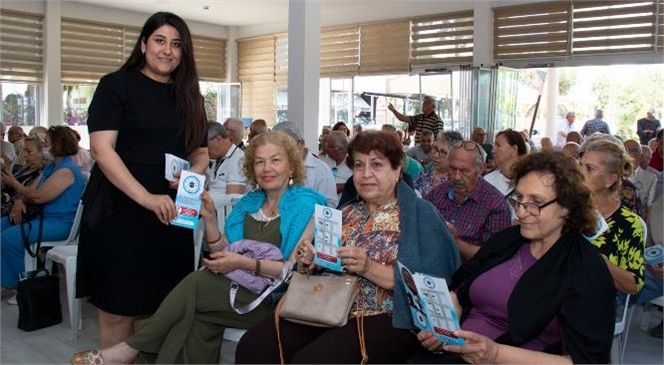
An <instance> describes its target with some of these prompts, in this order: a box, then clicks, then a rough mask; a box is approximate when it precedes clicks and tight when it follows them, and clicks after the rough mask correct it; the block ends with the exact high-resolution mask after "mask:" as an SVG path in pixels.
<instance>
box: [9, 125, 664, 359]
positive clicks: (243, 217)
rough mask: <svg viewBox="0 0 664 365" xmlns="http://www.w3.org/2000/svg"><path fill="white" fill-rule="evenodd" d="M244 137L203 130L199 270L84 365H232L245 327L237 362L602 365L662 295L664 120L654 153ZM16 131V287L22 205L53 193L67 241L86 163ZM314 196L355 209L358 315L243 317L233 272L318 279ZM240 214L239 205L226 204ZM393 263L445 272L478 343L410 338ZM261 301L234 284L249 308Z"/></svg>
mask: <svg viewBox="0 0 664 365" xmlns="http://www.w3.org/2000/svg"><path fill="white" fill-rule="evenodd" d="M568 117H570V115H569V114H568ZM600 118H601V116H600ZM238 122H239V123H238ZM249 130H250V133H249V136H250V138H249V139H248V140H247V141H243V138H242V137H243V136H244V128H243V126H242V125H241V121H240V120H238V119H233V118H230V119H228V120H227V121H226V122H225V123H223V124H221V123H218V122H209V123H208V129H207V139H208V153H209V157H210V163H209V168H208V170H207V177H208V179H209V180H210V184H209V187H208V190H207V192H204V193H203V195H202V199H203V204H202V208H201V216H202V222H203V223H204V228H203V230H204V240H205V241H206V242H207V245H206V247H205V248H204V249H205V250H206V251H208V252H209V255H208V256H206V258H203V259H201V264H202V265H203V266H204V269H203V270H199V271H195V272H193V273H191V274H189V275H187V276H186V277H185V278H184V279H183V280H182V281H181V282H180V283H179V284H178V285H177V286H176V287H175V288H174V289H172V291H171V292H170V294H168V296H166V298H165V299H164V300H163V301H162V302H161V305H160V306H159V308H158V309H157V311H156V312H155V313H154V314H153V315H152V316H151V317H150V318H149V319H148V320H147V321H146V323H145V324H144V325H143V326H142V327H141V328H140V329H139V330H137V331H136V332H134V334H133V335H132V336H131V337H129V338H128V339H127V340H125V341H122V342H120V343H117V344H114V345H113V346H108V347H105V348H101V349H99V350H93V351H84V352H81V353H78V354H76V355H75V356H74V358H73V359H72V361H73V363H76V364H99V363H131V362H132V361H134V360H135V359H136V358H137V357H139V358H140V360H139V361H148V362H157V363H218V362H219V356H220V348H221V343H222V338H223V333H224V331H225V329H226V328H229V327H236V328H244V329H248V331H247V333H246V334H245V335H244V336H243V337H242V339H241V340H240V342H239V343H238V346H237V350H236V354H235V356H236V358H235V360H236V363H278V362H279V361H281V362H282V363H284V362H285V363H323V362H333V363H357V362H361V363H365V362H367V361H368V362H372V363H404V362H409V363H540V362H556V363H607V362H608V361H609V354H610V351H611V345H612V340H613V331H614V322H615V318H616V298H618V301H620V300H624V298H625V296H626V295H627V294H629V295H631V298H632V299H631V302H632V303H634V302H636V303H643V302H646V301H649V300H651V299H653V298H655V297H658V296H661V295H662V268H661V267H651V266H649V265H647V264H646V263H645V262H644V249H645V246H646V241H647V238H648V237H647V235H646V222H649V216H650V214H649V213H650V211H651V207H652V206H653V203H654V202H655V201H657V200H658V199H662V198H661V196H662V175H664V174H662V172H661V171H662V165H661V156H662V151H663V149H662V130H661V129H659V130H658V131H657V132H656V134H655V138H654V140H655V146H654V148H652V147H649V146H644V145H641V143H640V142H639V141H637V140H633V139H630V140H626V141H624V142H623V141H622V140H620V139H618V138H616V137H614V136H612V135H610V134H601V133H595V134H588V133H586V135H585V136H584V135H581V134H580V133H578V132H575V131H569V132H568V133H565V135H564V136H563V135H558V136H556V144H555V145H554V143H553V141H552V140H551V139H548V138H547V139H542V145H541V147H540V148H538V149H536V148H535V145H534V143H533V141H532V140H531V139H530V138H529V137H530V136H529V135H528V133H523V132H519V131H514V130H511V129H507V130H503V131H499V132H497V133H496V135H495V139H494V140H493V143H490V142H489V143H487V141H486V132H485V131H484V129H482V128H477V129H475V130H474V131H473V134H472V140H464V139H463V137H462V136H461V134H460V133H458V132H454V131H440V132H439V133H438V134H437V135H434V133H432V132H431V131H427V130H424V131H421V133H420V131H419V130H418V133H417V136H416V137H417V138H416V139H417V142H418V143H417V144H416V145H415V146H414V147H411V148H408V147H407V146H404V144H403V143H402V141H403V138H401V137H400V135H399V134H398V133H397V132H398V131H397V130H396V128H394V127H392V126H384V127H383V128H382V130H381V131H356V130H355V129H353V130H351V129H350V128H348V126H346V125H345V124H344V123H341V122H339V123H337V124H335V125H334V127H332V128H330V127H325V128H324V129H323V134H322V135H321V137H320V139H319V142H320V145H319V146H320V150H319V151H316V152H317V153H314V151H311V150H309V149H308V148H307V147H306V141H305V140H304V137H303V133H302V131H301V130H300V128H299V127H298V125H297V124H295V123H291V122H281V123H277V124H276V125H274V126H272V128H268V127H267V125H266V123H265V121H264V120H257V121H254V123H252V125H251V127H250V128H249ZM20 141H21V143H20V144H21V147H22V150H21V156H20V158H21V159H22V160H20V161H21V162H22V163H21V164H19V166H20V167H18V168H16V167H15V168H14V173H13V174H12V172H11V170H8V169H7V168H6V166H7V165H4V166H3V172H2V178H3V205H2V211H3V218H2V235H3V240H2V286H3V288H14V287H15V286H16V281H17V280H18V273H19V272H21V271H23V243H22V238H21V234H20V230H19V227H18V224H19V223H20V221H21V214H22V213H25V212H26V205H27V204H34V203H37V204H43V205H44V227H45V228H44V233H43V235H44V239H45V240H55V239H61V238H62V237H63V235H66V233H68V231H69V228H68V227H71V220H72V219H73V214H74V213H75V210H76V205H77V203H78V200H79V198H80V196H81V193H82V190H83V186H84V178H83V177H82V175H81V168H79V167H78V166H76V164H75V163H74V161H75V158H74V156H78V158H77V159H76V161H77V162H80V164H81V165H83V166H82V168H84V169H85V168H87V169H88V170H89V165H90V158H89V154H88V155H87V157H86V155H85V153H84V152H83V153H81V152H80V149H79V148H78V147H77V142H76V136H75V135H74V134H73V133H71V132H70V131H69V130H68V129H67V128H66V127H51V128H50V129H48V131H47V134H46V138H42V137H39V136H31V137H21V138H20ZM45 144H47V145H48V146H50V159H52V161H51V160H50V159H49V156H48V155H47V154H45V152H44V151H45V150H44V146H45ZM653 156H656V158H655V159H653ZM4 157H5V156H4V155H3V158H4ZM657 158H659V160H657ZM17 161H18V160H17ZM487 166H493V168H487ZM316 204H319V205H327V206H330V207H334V208H338V209H340V210H341V211H342V233H343V235H342V236H343V237H342V242H343V247H342V248H341V249H340V250H339V257H340V259H341V262H342V264H343V265H344V267H345V269H346V271H347V272H348V273H350V274H354V275H357V276H358V277H359V284H360V285H359V287H360V289H359V290H360V292H361V294H360V296H358V299H356V302H355V303H354V305H353V306H352V308H351V310H350V311H349V313H348V319H349V320H348V323H347V324H345V325H344V326H341V327H332V328H330V327H315V326H311V325H307V324H299V323H295V322H289V321H281V322H279V324H278V327H277V325H276V324H275V320H274V316H273V314H274V311H275V308H274V307H275V305H276V304H277V301H276V299H273V297H274V296H267V298H266V299H265V300H263V301H262V302H261V303H260V304H258V305H257V306H256V307H255V308H254V309H253V310H251V311H249V312H248V313H245V314H238V313H237V312H236V311H235V310H234V308H233V305H232V304H230V302H229V294H228V293H229V290H231V289H232V286H233V285H232V281H231V280H230V279H228V278H227V277H226V276H225V275H221V274H225V273H228V272H229V271H232V270H236V269H240V270H246V271H248V272H252V273H253V274H254V275H257V276H260V277H263V278H265V279H266V280H277V278H279V277H280V275H281V273H282V271H283V270H284V268H290V267H293V268H294V270H295V269H296V270H298V271H300V272H307V273H321V271H324V270H321V268H319V267H316V266H315V265H314V263H313V258H314V256H315V250H314V245H313V243H314V228H313V226H314V224H313V220H314V219H313V214H314V206H315V205H316ZM230 205H232V206H233V208H232V210H231V211H230V213H229V214H228V216H225V215H224V214H221V213H217V212H218V211H219V209H220V207H223V206H230ZM222 219H225V220H222ZM273 222H274V223H273ZM660 223H661V222H660ZM33 226H36V223H34V221H33ZM30 237H31V239H33V238H35V237H33V235H32V233H31V236H30ZM35 239H36V238H35ZM248 239H251V240H257V241H262V242H267V243H270V244H272V245H274V246H276V247H278V248H279V250H280V251H281V253H282V255H283V259H281V260H267V259H263V260H259V259H252V258H248V257H246V256H242V255H240V254H237V253H229V252H227V251H226V250H225V248H226V247H227V246H229V245H234V244H236V243H237V242H241V241H246V240H248ZM589 243H590V244H589ZM397 260H399V262H401V263H403V264H405V265H406V266H408V267H409V268H410V269H411V270H413V271H416V272H422V273H426V274H430V275H434V276H438V277H442V278H445V279H446V281H447V282H448V283H449V288H450V292H451V295H452V300H453V304H454V307H455V309H456V312H457V313H458V314H459V319H460V327H461V329H460V330H459V331H455V332H454V334H453V335H454V336H457V337H462V338H464V339H465V345H463V346H453V345H448V344H443V343H441V342H440V341H439V340H438V339H437V338H436V337H435V336H434V335H433V334H432V333H430V332H427V331H419V332H418V331H415V330H414V329H415V328H416V327H415V326H414V324H413V318H412V316H411V312H410V310H409V309H408V301H407V300H406V298H405V297H404V295H405V291H404V288H403V284H402V283H401V282H400V281H399V280H398V279H397V278H398V274H396V270H395V266H396V261H397ZM10 294H11V293H10ZM3 296H5V291H4V290H3ZM258 297H259V295H258V294H256V293H253V292H251V291H249V290H245V288H243V287H239V290H238V292H237V296H236V298H235V301H236V302H237V303H239V304H246V303H250V302H252V301H254V300H256V298H258ZM360 297H361V298H362V300H360V299H359V298H360ZM360 327H362V331H361V333H363V335H361V336H360V337H361V338H360V339H358V331H359V330H358V329H359V328H360ZM658 327H659V330H657V329H656V328H655V329H654V330H653V335H657V334H659V336H660V337H661V327H662V324H661V323H660V324H659V326H658ZM657 331H659V332H657ZM277 333H280V335H279V336H277ZM258 348H260V351H257V349H258Z"/></svg>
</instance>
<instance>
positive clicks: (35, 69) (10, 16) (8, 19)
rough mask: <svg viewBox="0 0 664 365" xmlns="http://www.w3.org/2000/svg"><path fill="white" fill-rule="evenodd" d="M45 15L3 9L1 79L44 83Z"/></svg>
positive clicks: (1, 20) (0, 39) (0, 31)
mask: <svg viewBox="0 0 664 365" xmlns="http://www.w3.org/2000/svg"><path fill="white" fill-rule="evenodd" d="M43 18H44V17H43V16H42V15H38V14H31V13H24V12H18V11H11V10H6V9H0V80H1V81H9V82H12V81H21V82H40V81H41V80H42V77H43V74H44V53H43V45H44V41H43Z"/></svg>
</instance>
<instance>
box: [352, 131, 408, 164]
mask: <svg viewBox="0 0 664 365" xmlns="http://www.w3.org/2000/svg"><path fill="white" fill-rule="evenodd" d="M395 136H396V135H395V134H394V133H389V132H382V131H375V130H368V131H362V132H360V133H358V134H356V135H355V137H354V138H353V139H352V140H351V141H350V144H348V156H347V157H346V165H348V167H350V169H351V170H352V169H353V167H354V166H353V165H354V161H355V152H359V153H364V154H367V155H368V154H369V153H371V151H376V152H379V153H380V154H382V155H383V156H385V157H387V159H388V160H389V161H390V165H391V166H392V169H393V170H396V169H398V168H399V167H401V166H402V165H403V156H404V153H403V148H402V147H401V143H399V139H398V138H395Z"/></svg>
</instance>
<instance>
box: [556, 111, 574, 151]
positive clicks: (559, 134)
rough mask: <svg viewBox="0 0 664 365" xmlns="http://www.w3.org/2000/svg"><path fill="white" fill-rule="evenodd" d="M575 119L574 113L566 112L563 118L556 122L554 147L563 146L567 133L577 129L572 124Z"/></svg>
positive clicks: (559, 147)
mask: <svg viewBox="0 0 664 365" xmlns="http://www.w3.org/2000/svg"><path fill="white" fill-rule="evenodd" d="M575 119H576V113H574V112H567V114H566V115H565V119H563V120H561V121H559V122H558V124H556V148H558V149H561V148H563V146H564V145H565V140H566V139H567V133H569V132H572V131H577V130H576V126H575V125H574V120H575Z"/></svg>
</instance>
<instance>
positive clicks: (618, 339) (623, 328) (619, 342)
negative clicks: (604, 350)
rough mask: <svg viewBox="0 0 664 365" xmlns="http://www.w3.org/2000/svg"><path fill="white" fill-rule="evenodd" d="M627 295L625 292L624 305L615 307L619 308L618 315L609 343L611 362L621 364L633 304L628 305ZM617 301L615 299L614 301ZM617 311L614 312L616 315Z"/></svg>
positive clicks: (632, 312)
mask: <svg viewBox="0 0 664 365" xmlns="http://www.w3.org/2000/svg"><path fill="white" fill-rule="evenodd" d="M629 297H630V295H629V294H627V297H626V298H625V303H624V305H621V306H620V307H617V308H616V309H621V310H622V312H621V313H620V317H619V318H618V317H616V320H617V322H616V324H615V327H614V329H613V345H611V364H622V359H623V356H624V355H625V345H626V344H627V335H628V334H629V325H630V323H631V322H632V314H634V306H631V307H630V306H629ZM616 303H617V301H616ZM618 314H619V313H617V312H616V315H618Z"/></svg>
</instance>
